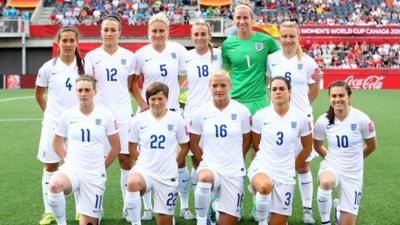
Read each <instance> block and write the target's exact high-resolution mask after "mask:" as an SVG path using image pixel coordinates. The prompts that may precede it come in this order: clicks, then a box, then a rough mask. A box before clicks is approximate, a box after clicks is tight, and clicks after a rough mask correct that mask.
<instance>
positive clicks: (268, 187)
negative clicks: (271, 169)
mask: <svg viewBox="0 0 400 225" xmlns="http://www.w3.org/2000/svg"><path fill="white" fill-rule="evenodd" d="M255 189H256V191H257V192H258V193H260V194H262V195H267V194H269V193H271V191H272V184H270V183H268V182H264V183H260V184H258V185H257V186H256V187H255Z"/></svg>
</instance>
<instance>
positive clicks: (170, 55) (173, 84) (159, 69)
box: [136, 41, 186, 109]
mask: <svg viewBox="0 0 400 225" xmlns="http://www.w3.org/2000/svg"><path fill="white" fill-rule="evenodd" d="M185 55H186V49H185V47H183V46H182V45H180V44H178V43H175V42H169V41H167V43H166V46H165V49H164V50H163V51H162V52H161V53H160V52H158V51H156V50H154V48H153V46H152V44H148V45H145V46H143V47H142V48H140V49H139V50H138V51H137V52H136V56H137V65H136V74H137V75H139V74H143V77H144V83H143V90H142V97H143V99H144V100H146V90H147V87H148V86H149V85H150V84H151V83H153V82H156V81H158V82H162V83H164V84H166V85H167V86H168V88H169V96H168V102H167V108H169V109H177V108H179V105H178V97H179V93H180V87H179V81H178V76H179V74H182V73H183V66H184V63H185Z"/></svg>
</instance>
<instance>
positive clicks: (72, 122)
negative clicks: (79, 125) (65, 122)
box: [70, 121, 78, 124]
mask: <svg viewBox="0 0 400 225" xmlns="http://www.w3.org/2000/svg"><path fill="white" fill-rule="evenodd" d="M76 122H78V121H71V123H70V124H74V123H76Z"/></svg>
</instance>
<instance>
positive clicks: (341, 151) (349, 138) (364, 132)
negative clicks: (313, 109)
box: [313, 107, 375, 178]
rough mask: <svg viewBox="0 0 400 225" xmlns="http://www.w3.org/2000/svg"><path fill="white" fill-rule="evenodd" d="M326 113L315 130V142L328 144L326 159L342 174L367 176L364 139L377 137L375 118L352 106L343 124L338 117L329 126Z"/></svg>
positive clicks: (320, 118)
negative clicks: (364, 174)
mask: <svg viewBox="0 0 400 225" xmlns="http://www.w3.org/2000/svg"><path fill="white" fill-rule="evenodd" d="M328 123H329V122H328V118H326V114H323V115H321V116H320V117H319V118H318V120H317V122H316V123H315V128H314V134H313V136H314V139H315V140H320V141H323V140H324V139H325V138H326V140H327V142H328V153H327V155H326V157H325V160H326V161H327V162H328V163H329V164H330V165H332V166H334V167H335V168H336V169H337V170H339V171H340V172H341V173H343V174H346V175H348V176H351V177H354V178H359V177H360V176H361V177H362V173H363V165H364V160H363V151H364V140H365V139H369V138H372V137H375V127H374V123H373V122H372V121H371V119H370V118H369V117H368V116H367V115H366V114H365V113H363V112H361V111H360V110H358V109H356V108H353V107H351V108H350V112H349V114H348V115H347V117H346V118H345V119H344V120H343V121H340V120H338V119H336V118H335V123H334V124H333V125H328Z"/></svg>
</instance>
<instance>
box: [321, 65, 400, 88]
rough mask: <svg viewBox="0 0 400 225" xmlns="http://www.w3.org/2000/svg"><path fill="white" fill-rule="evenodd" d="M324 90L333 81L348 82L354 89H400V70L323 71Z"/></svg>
mask: <svg viewBox="0 0 400 225" xmlns="http://www.w3.org/2000/svg"><path fill="white" fill-rule="evenodd" d="M323 71H324V83H323V87H324V89H327V88H328V86H329V84H330V83H332V82H333V81H337V80H343V81H346V82H347V83H348V84H349V85H350V87H351V88H352V89H360V90H366V89H400V70H398V69H397V70H382V69H323Z"/></svg>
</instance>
